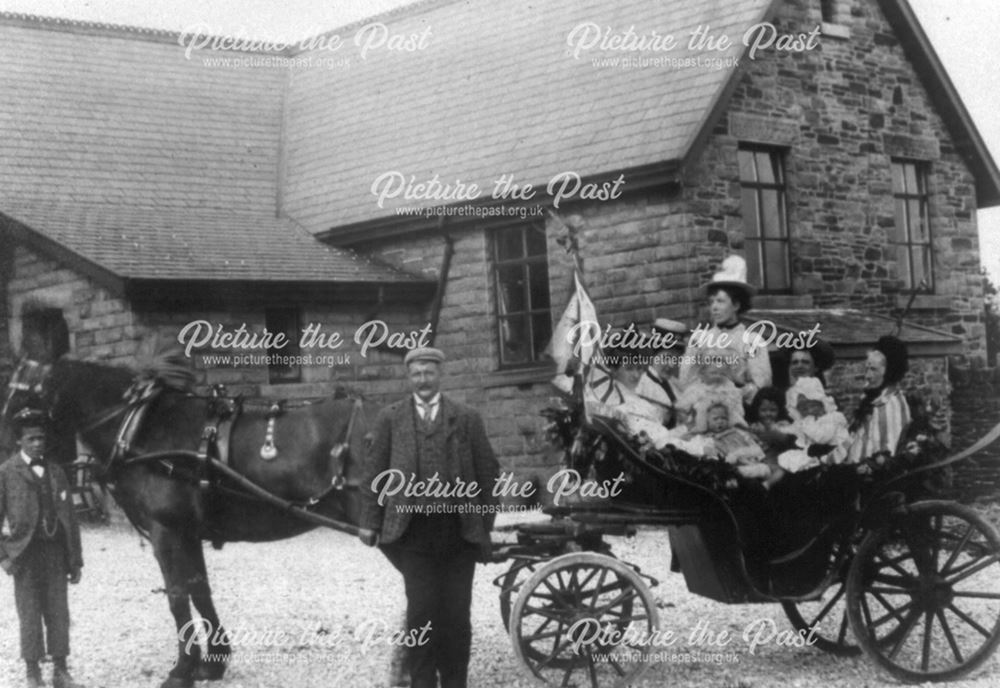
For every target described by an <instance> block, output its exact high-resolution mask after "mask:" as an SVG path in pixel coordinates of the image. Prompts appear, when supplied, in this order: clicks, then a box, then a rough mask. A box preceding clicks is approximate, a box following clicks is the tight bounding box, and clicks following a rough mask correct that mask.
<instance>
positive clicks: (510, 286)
mask: <svg viewBox="0 0 1000 688" xmlns="http://www.w3.org/2000/svg"><path fill="white" fill-rule="evenodd" d="M492 258H493V277H494V286H495V289H496V299H497V308H496V319H497V334H498V337H499V340H500V366H501V367H512V366H522V365H528V364H531V363H536V362H539V361H541V360H542V354H543V352H544V350H545V346H546V345H547V344H548V341H549V339H550V338H551V337H552V316H551V314H550V313H549V267H548V247H547V243H546V240H545V226H544V225H542V224H531V225H527V226H518V227H506V228H503V229H499V230H497V231H496V232H495V233H494V234H493V235H492Z"/></svg>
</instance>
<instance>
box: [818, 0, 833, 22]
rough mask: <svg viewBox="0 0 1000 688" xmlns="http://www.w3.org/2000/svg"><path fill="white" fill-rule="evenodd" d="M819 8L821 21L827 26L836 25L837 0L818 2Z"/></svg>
mask: <svg viewBox="0 0 1000 688" xmlns="http://www.w3.org/2000/svg"><path fill="white" fill-rule="evenodd" d="M819 7H820V11H821V12H822V13H823V21H825V22H826V23H827V24H836V23H837V0H820V3H819Z"/></svg>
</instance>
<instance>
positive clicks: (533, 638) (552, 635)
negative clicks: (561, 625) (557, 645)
mask: <svg viewBox="0 0 1000 688" xmlns="http://www.w3.org/2000/svg"><path fill="white" fill-rule="evenodd" d="M545 623H548V621H546V622H545ZM561 632H562V631H560V630H559V629H556V630H554V631H547V632H545V633H542V632H540V631H536V632H535V633H532V634H531V635H525V636H521V637H522V638H523V639H524V641H525V642H527V643H529V644H530V643H533V642H535V641H536V640H544V639H545V638H555V637H556V636H558V635H559V634H560V633H561Z"/></svg>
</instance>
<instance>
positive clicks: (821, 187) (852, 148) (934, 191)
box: [685, 0, 985, 364]
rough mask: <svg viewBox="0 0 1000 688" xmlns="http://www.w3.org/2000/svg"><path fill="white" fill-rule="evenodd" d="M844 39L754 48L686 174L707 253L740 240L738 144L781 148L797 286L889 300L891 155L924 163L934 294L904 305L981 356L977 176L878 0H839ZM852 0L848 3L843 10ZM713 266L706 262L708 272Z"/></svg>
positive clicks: (896, 304) (877, 307)
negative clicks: (786, 49)
mask: <svg viewBox="0 0 1000 688" xmlns="http://www.w3.org/2000/svg"><path fill="white" fill-rule="evenodd" d="M843 4H844V8H845V11H844V12H842V13H840V14H839V15H838V16H840V18H841V21H842V22H843V24H844V27H845V28H846V29H847V30H849V33H850V36H849V38H847V39H843V38H838V37H834V36H831V35H823V36H821V39H820V45H819V47H818V48H817V49H816V50H813V51H810V52H804V53H794V54H781V53H777V52H776V51H773V50H768V51H764V52H762V53H760V54H759V55H758V56H757V59H755V60H744V61H743V63H742V65H741V66H742V69H744V70H745V73H744V75H743V76H742V78H741V80H740V82H739V84H738V86H737V88H736V90H735V92H734V94H733V97H732V99H731V101H730V103H729V106H728V107H727V109H726V112H725V114H724V115H723V116H722V118H721V119H720V120H719V122H718V124H717V126H716V127H715V129H714V131H713V133H712V136H711V137H710V139H709V141H708V144H707V147H706V149H705V150H704V152H703V153H702V155H701V157H700V159H699V161H698V164H697V165H696V166H695V167H694V168H693V169H692V171H691V174H690V175H689V178H688V180H687V184H686V191H685V197H686V201H687V202H688V203H689V204H690V206H689V207H690V210H691V212H692V214H693V215H695V216H696V217H697V218H698V220H699V221H698V222H696V223H695V227H696V228H698V230H699V231H700V236H701V239H702V242H703V244H704V245H705V246H706V252H707V253H708V254H709V255H710V256H711V260H710V261H709V262H710V264H713V265H714V264H717V263H718V261H719V260H720V259H721V258H722V257H723V256H724V255H725V254H727V253H729V252H731V251H735V252H740V251H742V250H743V248H744V237H743V221H742V218H741V210H740V190H739V173H738V169H737V147H738V145H739V144H740V143H762V144H770V145H774V146H776V147H781V148H782V149H784V150H785V164H786V172H787V188H788V194H787V201H788V218H789V220H788V221H789V230H790V237H791V256H792V273H793V280H794V281H793V291H794V293H795V294H802V295H808V296H810V297H811V299H812V302H813V304H814V305H815V306H820V307H825V306H851V307H855V308H861V309H865V310H869V311H873V312H879V313H889V312H892V311H896V310H897V309H900V308H902V307H904V306H905V305H906V301H907V297H908V293H903V291H902V282H901V279H900V274H899V270H898V269H897V264H896V256H895V254H894V252H892V251H891V250H890V249H889V248H888V247H887V246H886V244H887V241H888V237H889V232H890V231H891V230H892V228H893V226H894V224H895V209H894V201H893V196H892V180H891V168H890V160H891V159H892V158H905V159H910V160H917V161H921V162H923V163H925V164H927V165H928V166H929V180H928V181H929V191H930V224H931V237H932V240H933V251H934V266H933V270H934V278H935V290H934V294H932V295H927V296H921V297H919V298H918V299H917V300H916V301H915V303H914V307H915V308H914V309H913V310H912V311H911V312H910V313H909V315H908V319H910V320H913V321H916V322H920V323H922V324H925V325H929V326H932V327H937V328H940V329H943V330H945V331H947V332H950V333H953V334H956V335H959V336H961V337H962V338H963V339H964V343H965V353H966V355H967V356H968V358H969V359H970V360H971V361H973V362H975V363H976V364H982V363H983V361H984V359H985V348H984V347H985V329H984V324H983V293H982V279H981V277H980V275H979V245H978V235H977V230H976V218H975V212H976V197H975V183H974V179H973V177H972V175H971V173H970V171H969V169H968V167H967V166H966V164H965V163H964V161H963V160H962V158H961V156H960V155H959V154H958V152H957V151H956V147H955V144H954V141H953V137H952V134H951V132H950V131H949V130H948V129H947V128H946V126H945V123H944V122H943V121H942V119H941V118H940V117H939V116H938V115H937V113H936V112H935V110H934V108H933V106H932V104H931V100H930V97H929V95H928V93H927V90H926V88H925V87H924V85H923V84H922V83H921V81H920V78H919V76H918V74H917V73H916V71H915V70H914V69H913V68H912V66H911V65H910V63H909V62H908V60H907V58H906V55H905V54H904V52H903V49H902V47H901V46H900V45H899V42H898V41H897V39H896V38H895V37H894V36H893V34H892V30H891V28H890V26H889V24H888V23H887V21H886V20H885V18H884V17H883V16H882V14H881V12H880V10H879V8H878V4H877V3H873V2H860V1H857V0H856V1H854V2H845V3H843ZM848 7H849V10H850V11H849V12H848V11H846V10H847V8H848ZM819 22H820V10H819V3H795V2H789V3H784V4H783V5H782V7H781V9H780V11H779V14H778V17H777V18H776V19H775V24H776V25H777V26H778V27H779V30H781V31H786V32H800V31H806V30H809V29H811V28H812V27H814V26H816V25H817V24H818V23H819ZM708 274H710V269H703V271H702V272H701V275H700V276H701V277H707V276H708Z"/></svg>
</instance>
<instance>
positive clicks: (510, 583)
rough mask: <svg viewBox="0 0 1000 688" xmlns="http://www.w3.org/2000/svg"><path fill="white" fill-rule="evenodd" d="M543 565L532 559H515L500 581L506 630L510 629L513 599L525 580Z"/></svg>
mask: <svg viewBox="0 0 1000 688" xmlns="http://www.w3.org/2000/svg"><path fill="white" fill-rule="evenodd" d="M539 566H541V564H539V563H538V562H537V561H532V560H531V559H522V560H517V559H515V560H514V562H513V563H511V565H510V568H509V569H507V573H505V574H504V576H503V580H502V581H501V582H500V618H501V619H503V627H504V630H506V631H509V630H510V610H511V608H512V607H513V606H514V605H513V599H514V598H515V597H516V596H517V593H518V592H519V591H520V589H521V586H522V585H524V581H526V580H528V578H529V577H530V576H531V574H533V573H534V572H535V570H536V569H537V568H538V567H539Z"/></svg>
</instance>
